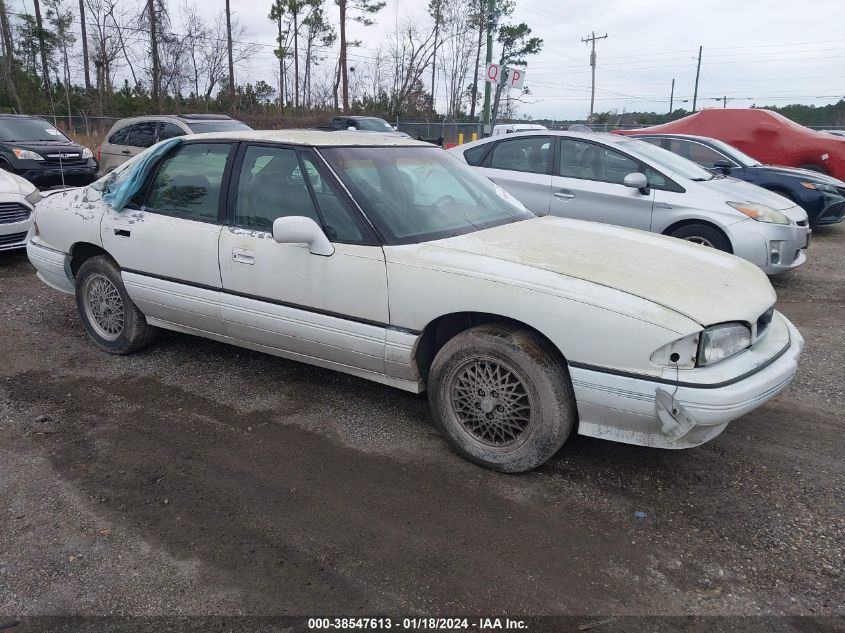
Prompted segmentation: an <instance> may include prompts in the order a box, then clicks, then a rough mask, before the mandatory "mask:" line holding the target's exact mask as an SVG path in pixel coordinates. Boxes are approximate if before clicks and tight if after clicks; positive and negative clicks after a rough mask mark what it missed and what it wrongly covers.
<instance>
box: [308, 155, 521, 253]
mask: <svg viewBox="0 0 845 633" xmlns="http://www.w3.org/2000/svg"><path fill="white" fill-rule="evenodd" d="M321 153H322V154H323V155H324V156H325V158H326V160H327V161H328V162H329V164H330V165H331V166H332V167H333V168H334V170H335V172H336V173H337V174H338V175H339V176H340V178H341V180H342V181H343V183H344V184H345V185H346V186H347V188H348V189H349V190H350V192H351V193H352V195H353V196H354V197H355V199H356V200H357V201H358V203H359V204H360V205H361V207H362V208H363V209H364V211H365V212H366V213H367V215H368V216H369V218H370V219H371V220H372V222H373V224H374V225H375V226H376V228H377V229H378V230H379V231H380V232H381V233H382V235H383V237H384V238H385V240H386V241H387V242H388V243H390V244H411V243H418V242H425V241H429V240H436V239H441V238H445V237H451V236H454V235H462V234H464V233H470V232H473V231H478V230H481V229H486V228H490V227H493V226H499V225H501V224H507V223H510V222H517V221H519V220H526V219H528V218H533V217H534V214H533V213H531V212H530V211H529V210H528V209H526V208H525V207H524V206H522V204H521V203H520V202H519V201H518V200H516V199H515V198H514V197H513V196H511V195H510V194H508V193H506V192H505V191H504V190H503V189H502V188H500V187H498V186H497V185H494V184H493V183H492V182H490V181H489V180H488V179H487V178H485V177H484V176H482V175H480V174H479V173H477V172H475V171H474V170H473V169H472V168H471V167H469V166H467V165H466V164H464V163H463V162H461V161H460V160H458V159H457V158H455V157H454V156H451V155H450V154H447V153H446V152H444V151H442V150H441V149H437V148H428V147H384V148H365V147H340V148H330V149H322V150H321Z"/></svg>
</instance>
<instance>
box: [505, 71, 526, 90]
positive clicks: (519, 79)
mask: <svg viewBox="0 0 845 633" xmlns="http://www.w3.org/2000/svg"><path fill="white" fill-rule="evenodd" d="M524 83H525V71H524V70H522V69H521V68H508V86H509V87H511V88H522V84H524Z"/></svg>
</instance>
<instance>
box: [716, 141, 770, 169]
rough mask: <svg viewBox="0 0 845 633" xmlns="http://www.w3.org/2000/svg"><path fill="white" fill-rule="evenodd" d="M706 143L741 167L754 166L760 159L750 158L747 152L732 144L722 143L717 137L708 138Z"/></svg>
mask: <svg viewBox="0 0 845 633" xmlns="http://www.w3.org/2000/svg"><path fill="white" fill-rule="evenodd" d="M707 143H708V144H709V145H711V146H712V147H713V148H714V149H717V150H719V151H720V152H722V153H723V154H727V155H728V156H730V157H731V158H732V159H733V160H735V161H736V162H738V163H739V164H740V165H742V166H743V167H756V166H757V165H759V164H760V161H758V160H755V159H753V158H751V157H750V156H749V155H748V154H746V153H744V152H742V151H740V150H738V149H737V148H736V147H734V146H733V145H728V144H727V143H724V142H722V141H720V140H718V139H715V138H713V139H708V140H707Z"/></svg>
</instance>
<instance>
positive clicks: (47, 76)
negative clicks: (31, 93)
mask: <svg viewBox="0 0 845 633" xmlns="http://www.w3.org/2000/svg"><path fill="white" fill-rule="evenodd" d="M33 4H34V7H35V25H36V26H37V27H38V47H39V48H40V49H41V71H42V73H43V75H44V89H45V90H46V91H47V94H50V67H49V65H48V64H47V46H46V44H45V42H44V24H43V22H42V21H41V2H39V0H33Z"/></svg>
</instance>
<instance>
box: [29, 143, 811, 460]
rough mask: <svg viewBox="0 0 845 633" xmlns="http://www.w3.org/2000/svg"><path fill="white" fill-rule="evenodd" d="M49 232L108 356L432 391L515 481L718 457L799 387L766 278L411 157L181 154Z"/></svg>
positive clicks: (109, 189) (437, 414)
mask: <svg viewBox="0 0 845 633" xmlns="http://www.w3.org/2000/svg"><path fill="white" fill-rule="evenodd" d="M628 142H631V143H636V142H638V141H628ZM649 147H650V146H649ZM124 203H125V205H126V206H125V207H123V206H122V205H123V204H124ZM36 221H37V223H38V227H39V232H38V233H37V234H36V235H34V236H33V238H32V240H31V241H30V243H29V245H28V248H27V250H28V253H29V257H30V261H32V263H33V265H34V266H35V267H36V269H37V270H38V272H39V275H40V276H41V278H42V279H43V280H44V281H45V282H46V283H47V284H49V285H50V286H52V287H54V288H57V289H59V290H62V291H64V292H67V293H71V294H75V296H76V303H77V306H78V308H79V314H80V318H81V320H82V323H83V325H84V326H85V329H86V331H87V332H88V335H89V336H90V337H91V339H92V341H93V342H94V343H95V344H96V345H97V346H98V347H100V348H101V349H102V350H104V351H106V352H109V353H112V354H127V353H130V352H134V351H136V350H138V349H141V348H142V347H144V346H146V345H148V344H149V343H150V342H151V341H152V340H153V339H154V337H155V334H156V330H157V328H166V329H172V330H178V331H180V332H186V333H189V334H196V335H199V336H205V337H208V338H212V339H216V340H219V341H224V342H228V343H233V344H236V345H241V346H243V347H248V348H251V349H255V350H259V351H263V352H268V353H270V354H275V355H277V356H282V357H285V358H290V359H294V360H299V361H304V362H307V363H311V364H315V365H319V366H322V367H328V368H331V369H336V370H340V371H344V372H347V373H350V374H353V375H356V376H360V377H363V378H367V379H370V380H374V381H376V382H380V383H384V384H387V385H392V386H394V387H398V388H400V389H405V390H407V391H410V392H414V393H418V392H421V391H423V390H425V389H428V397H429V402H430V406H431V409H432V411H433V415H434V418H435V419H436V420H437V421H438V423H439V425H440V427H441V429H442V431H443V434H444V436H445V437H446V438H447V439H448V440H449V441H450V442H451V443H452V445H453V446H454V447H455V448H456V449H457V450H458V451H459V452H460V453H461V454H462V455H464V456H466V457H467V458H469V459H470V460H472V461H474V462H476V463H479V464H482V465H484V466H487V467H490V468H494V469H497V470H502V471H507V472H516V471H523V470H527V469H530V468H533V467H535V466H538V465H540V464H542V463H543V462H545V461H546V460H547V459H549V457H551V456H552V455H553V454H554V453H555V452H556V451H557V450H558V449H559V448H560V446H561V445H562V444H563V443H564V441H566V439H567V437H568V436H569V435H570V433H572V432H573V431H574V432H577V433H580V434H582V435H590V436H594V437H601V438H605V439H610V440H617V441H620V442H627V443H632V444H642V445H646V446H653V447H662V448H687V447H692V446H696V445H698V444H701V443H703V442H706V441H708V440H711V439H712V438H714V437H716V436H717V435H718V434H719V433H721V432H722V431H723V430H724V429H725V427H726V426H727V424H728V422H729V421H730V420H733V419H735V418H737V417H739V416H741V415H743V414H745V413H747V412H748V411H751V410H752V409H754V408H756V407H758V406H760V405H761V404H763V403H764V402H765V401H766V400H768V399H769V398H771V397H773V396H774V395H775V394H776V393H778V392H779V391H780V390H781V389H783V388H784V387H785V386H786V385H787V383H789V381H790V380H791V379H792V377H793V375H794V374H795V371H796V367H797V360H798V357H799V354H800V352H801V349H802V345H803V339H802V338H801V335H800V334H799V333H798V331H797V330H796V329H795V328H794V327H793V326H792V324H790V323H789V321H788V320H787V319H786V318H785V317H784V316H783V315H781V314H780V313H779V312H777V311H776V310H774V307H773V306H774V303H775V299H776V296H775V292H774V290H773V289H772V286H771V284H770V283H769V281H768V279H767V278H766V276H765V275H764V274H763V273H762V272H761V271H760V270H759V269H758V268H756V267H754V266H752V265H751V264H749V263H747V262H745V261H743V260H741V259H739V258H737V257H733V256H731V255H728V254H725V253H721V252H719V251H716V250H714V249H707V248H702V247H700V246H698V245H695V244H688V243H685V242H681V241H678V240H675V239H671V238H666V237H662V236H657V235H651V234H648V233H645V232H640V231H631V230H628V229H623V228H618V227H611V226H603V225H599V224H595V223H590V222H579V221H574V220H564V219H560V218H553V217H546V218H537V217H535V216H534V215H533V214H532V213H531V212H529V211H528V210H527V209H525V207H524V206H522V205H521V204H520V203H519V202H517V201H516V200H515V199H514V198H513V197H512V196H510V195H508V194H507V193H506V192H505V191H504V190H503V189H501V188H500V187H497V186H495V185H494V184H493V183H491V182H490V181H489V180H487V179H486V178H483V177H482V176H481V174H479V173H478V171H476V170H473V169H470V168H469V167H467V166H466V165H465V164H463V163H461V162H460V161H457V160H455V159H454V158H453V157H451V156H449V155H448V154H446V153H445V152H443V151H442V150H440V149H437V148H434V147H431V146H430V145H428V144H425V143H421V142H418V141H412V140H409V139H401V138H396V137H389V136H372V137H365V136H364V135H362V134H360V133H357V132H355V133H349V132H315V131H308V130H301V131H277V132H251V133H250V132H244V133H242V134H238V135H232V134H225V135H220V136H219V137H217V138H215V137H213V136H208V135H206V136H203V137H202V138H196V139H192V138H190V137H187V138H184V139H171V140H170V141H166V142H164V143H162V144H160V145H158V146H156V147H154V148H153V149H151V150H149V151H148V152H146V153H144V154H142V155H140V156H138V157H137V158H136V159H134V160H133V161H132V164H129V165H126V166H124V167H123V168H121V169H120V170H119V171H116V172H115V173H114V174H113V175H112V176H110V177H107V178H103V179H101V180H99V181H97V182H96V183H94V184H92V185H91V186H89V187H87V188H85V189H82V190H77V191H76V192H75V193H73V194H72V195H71V194H64V195H59V194H53V195H50V196H48V197H46V198H45V199H44V200H43V201H42V202H40V203H39V205H38V207H37V217H36ZM620 254H624V256H620ZM632 269H636V270H637V271H638V274H635V275H632V274H631V270H632Z"/></svg>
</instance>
